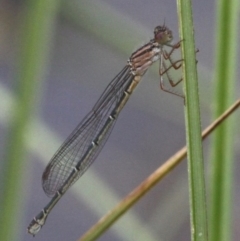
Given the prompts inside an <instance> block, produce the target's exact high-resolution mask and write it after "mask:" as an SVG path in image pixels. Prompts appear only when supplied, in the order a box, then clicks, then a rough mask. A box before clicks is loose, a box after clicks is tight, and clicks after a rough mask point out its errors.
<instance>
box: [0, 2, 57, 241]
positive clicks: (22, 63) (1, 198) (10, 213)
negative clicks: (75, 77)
mask: <svg viewBox="0 0 240 241" xmlns="http://www.w3.org/2000/svg"><path fill="white" fill-rule="evenodd" d="M57 2H58V1H57V0H55V1H50V2H49V1H46V0H35V1H31V0H29V1H25V4H26V6H25V7H26V8H25V11H24V13H23V15H22V16H23V18H22V19H23V23H22V26H21V27H22V29H21V36H20V48H21V49H20V56H19V59H18V60H19V69H18V71H17V74H16V77H15V82H16V83H17V89H16V98H17V103H16V105H15V108H14V111H13V119H12V121H11V123H10V131H9V137H8V142H7V144H6V149H5V151H6V153H5V158H4V163H3V165H2V167H3V168H2V170H1V181H2V186H1V187H2V189H1V193H0V210H1V215H0V223H1V228H0V240H4V241H12V240H18V238H17V235H18V228H19V227H21V225H20V224H21V223H22V222H21V221H20V218H21V210H23V206H24V205H23V201H24V198H23V195H24V192H22V191H23V190H24V186H23V184H24V178H25V177H24V173H26V170H27V167H26V166H27V165H26V164H27V161H26V160H27V156H26V151H25V147H26V143H25V139H26V138H25V135H26V131H27V129H28V125H29V120H30V116H31V113H32V111H33V107H34V106H35V105H36V102H37V100H38V98H37V97H38V91H39V88H40V82H41V80H42V78H43V77H44V73H45V68H46V67H47V61H46V60H47V59H48V54H49V51H48V47H49V40H50V36H51V32H52V26H53V20H54V19H55V14H56V9H57V8H56V7H57Z"/></svg>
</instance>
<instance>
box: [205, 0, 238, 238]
mask: <svg viewBox="0 0 240 241" xmlns="http://www.w3.org/2000/svg"><path fill="white" fill-rule="evenodd" d="M216 5H217V19H216V24H217V26H216V29H217V30H216V35H215V36H216V44H215V46H216V48H215V57H216V60H215V74H214V88H213V89H214V99H213V103H214V105H213V112H214V113H213V118H215V117H216V116H218V115H220V114H221V113H223V111H225V110H226V109H227V108H228V106H229V105H230V103H231V102H232V101H233V99H235V88H234V85H235V81H236V70H237V64H238V62H237V53H238V51H237V50H238V45H239V43H238V41H239V38H238V37H239V31H238V27H239V26H238V23H239V9H240V8H239V7H240V6H239V5H240V2H239V1H238V0H232V1H228V0H220V1H216ZM212 141H213V142H212V148H211V160H210V165H211V167H210V168H211V179H210V186H211V197H210V231H209V233H210V240H211V241H225V240H231V238H232V237H231V233H232V230H231V227H232V225H231V220H232V217H231V216H232V195H233V193H232V186H233V147H234V119H233V118H231V119H229V120H228V121H227V122H226V123H224V125H222V126H221V127H220V128H219V129H218V130H217V131H216V133H214V136H213V140H212Z"/></svg>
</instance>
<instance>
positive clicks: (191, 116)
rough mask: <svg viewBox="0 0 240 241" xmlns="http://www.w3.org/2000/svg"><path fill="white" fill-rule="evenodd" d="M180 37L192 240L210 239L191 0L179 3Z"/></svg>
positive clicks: (179, 1) (181, 0)
mask: <svg viewBox="0 0 240 241" xmlns="http://www.w3.org/2000/svg"><path fill="white" fill-rule="evenodd" d="M177 3H178V13H179V21H180V36H181V39H183V42H182V55H183V59H184V61H183V79H184V89H185V98H186V99H185V104H186V111H185V120H186V135H187V148H188V176H189V189H190V190H189V191H190V215H191V237H192V240H194V241H196V240H197V241H200V240H201V241H202V240H207V211H206V200H205V183H204V168H203V154H202V141H201V122H200V110H199V97H198V82H197V70H196V57H195V45H194V35H193V22H192V9H191V1H190V0H178V1H177Z"/></svg>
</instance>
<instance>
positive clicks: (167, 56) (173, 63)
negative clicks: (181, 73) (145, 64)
mask: <svg viewBox="0 0 240 241" xmlns="http://www.w3.org/2000/svg"><path fill="white" fill-rule="evenodd" d="M181 42H182V40H181V41H179V42H178V43H176V44H175V45H169V46H168V47H170V48H171V50H170V51H169V52H168V51H167V50H165V49H164V48H162V51H161V55H160V62H159V65H160V66H159V75H160V88H161V89H162V90H163V91H165V92H168V93H171V94H173V95H177V96H180V97H182V98H183V99H184V98H185V97H184V95H183V94H180V93H178V92H176V91H174V90H172V89H169V88H167V87H165V85H164V76H166V79H167V81H168V82H169V84H170V85H171V87H175V86H177V85H178V84H179V83H180V82H181V81H182V77H181V78H180V79H178V80H177V81H174V80H173V78H172V77H171V76H170V70H171V69H172V68H174V69H175V70H178V69H179V68H180V67H182V61H183V59H178V60H173V57H172V55H173V53H174V51H175V50H176V49H179V47H180V46H181ZM167 62H168V64H167Z"/></svg>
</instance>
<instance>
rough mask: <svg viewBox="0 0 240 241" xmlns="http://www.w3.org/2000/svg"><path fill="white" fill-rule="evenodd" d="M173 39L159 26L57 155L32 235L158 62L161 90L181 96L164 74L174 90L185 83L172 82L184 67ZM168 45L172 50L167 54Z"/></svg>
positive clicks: (93, 155)
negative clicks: (172, 73) (175, 56)
mask: <svg viewBox="0 0 240 241" xmlns="http://www.w3.org/2000/svg"><path fill="white" fill-rule="evenodd" d="M172 39H173V36H172V31H171V30H169V29H168V28H167V27H166V26H165V25H163V26H157V27H156V28H155V30H154V38H153V39H152V40H150V41H149V43H147V44H145V45H144V46H142V47H141V48H139V49H138V50H137V51H135V52H134V53H133V54H132V55H131V57H130V58H129V60H128V62H127V65H126V66H125V67H124V68H123V69H122V71H121V72H120V73H119V74H118V75H117V76H116V77H115V78H114V79H113V80H112V81H111V82H110V84H109V85H108V86H107V88H106V89H105V91H104V92H103V94H102V95H101V96H100V98H99V100H98V101H97V103H96V104H95V106H94V107H93V109H92V110H91V111H90V113H89V114H88V115H87V116H86V117H85V118H84V119H83V120H82V122H81V123H80V124H79V125H78V126H77V128H76V129H75V130H74V131H73V132H72V134H71V135H70V136H69V137H68V138H67V140H66V141H65V142H64V143H63V145H62V146H61V147H60V148H59V150H58V151H57V152H56V154H55V155H54V156H53V158H52V159H51V161H50V162H49V164H48V165H47V167H46V169H45V171H44V172H43V175H42V186H43V190H44V192H45V193H46V194H47V195H48V196H49V197H52V199H51V201H50V202H49V203H48V204H47V205H46V206H45V207H44V208H43V210H42V211H41V212H40V213H39V214H38V215H37V216H36V217H35V218H34V219H33V220H32V222H31V223H30V225H29V227H28V229H27V230H28V232H29V233H30V234H32V235H35V234H37V233H38V232H39V230H40V229H41V227H42V226H43V225H44V223H45V221H46V219H47V217H48V214H49V213H50V211H51V210H52V209H53V207H54V206H55V205H56V203H57V202H58V201H59V199H60V198H61V197H62V196H63V195H64V193H65V192H66V191H67V190H68V189H69V187H70V186H71V185H72V184H73V183H74V182H75V181H77V180H78V178H79V177H80V176H81V175H82V174H83V173H84V172H85V171H86V170H87V169H88V167H89V166H90V165H91V164H92V163H93V161H94V160H95V159H96V157H97V155H98V154H99V152H100V150H101V149H102V147H103V145H104V144H105V142H106V141H107V139H108V137H109V134H110V133H111V130H112V128H113V126H114V124H115V122H116V120H117V117H118V115H119V113H120V111H121V110H122V108H123V107H124V105H125V104H126V102H127V101H128V99H129V97H130V95H131V94H132V92H133V90H134V89H135V88H136V86H137V85H138V83H139V82H140V80H141V78H142V76H143V75H144V74H145V73H146V71H147V70H148V68H149V67H150V66H151V65H152V64H153V63H154V62H156V61H157V60H158V59H159V60H160V67H159V74H160V87H161V89H162V90H164V91H167V92H169V93H172V94H175V95H179V94H177V93H175V92H173V91H172V90H171V89H168V88H165V87H164V83H163V75H165V76H166V78H167V79H168V81H169V83H170V85H171V86H172V87H174V86H176V85H177V84H178V83H179V82H181V80H182V79H179V80H178V81H176V82H174V81H172V79H171V78H170V76H169V72H168V71H169V69H171V68H174V69H178V68H180V67H181V64H182V59H180V60H178V61H174V60H173V59H172V53H173V52H174V50H176V49H178V48H179V47H180V42H181V41H179V42H178V43H176V44H171V41H172ZM165 46H168V47H169V48H170V50H169V51H167V50H166V49H165V48H164V47H165ZM167 62H168V63H169V64H168V65H167ZM179 96H181V97H183V96H182V95H179Z"/></svg>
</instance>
